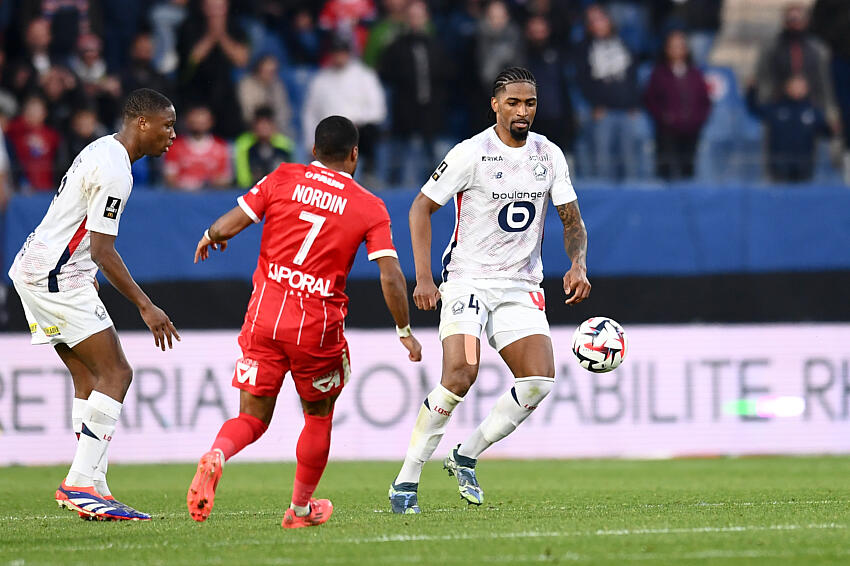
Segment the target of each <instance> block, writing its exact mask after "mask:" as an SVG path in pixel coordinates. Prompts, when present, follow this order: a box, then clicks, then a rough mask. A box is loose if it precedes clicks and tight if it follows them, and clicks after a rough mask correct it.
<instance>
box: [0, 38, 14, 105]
mask: <svg viewBox="0 0 850 566" xmlns="http://www.w3.org/2000/svg"><path fill="white" fill-rule="evenodd" d="M8 78H9V64H8V61H7V59H6V50H5V49H3V45H2V43H1V42H0V104H5V105H7V106H8V105H9V104H12V105H14V107H15V108H17V106H18V100H17V98H15V95H14V93H12V91H11V90H9V88H8V87H7V85H8Z"/></svg>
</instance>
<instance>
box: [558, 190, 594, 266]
mask: <svg viewBox="0 0 850 566" xmlns="http://www.w3.org/2000/svg"><path fill="white" fill-rule="evenodd" d="M557 209H558V216H560V217H561V223H562V224H563V225H564V249H565V250H566V251H567V255H568V256H569V257H570V259H571V260H572V261H573V263H574V264H575V263H580V264H581V265H585V264H586V262H587V229H586V228H585V227H584V221H583V220H582V219H581V212H580V211H579V209H578V201H575V200H574V201H573V202H568V203H567V204H562V205H559V206H558V207H557Z"/></svg>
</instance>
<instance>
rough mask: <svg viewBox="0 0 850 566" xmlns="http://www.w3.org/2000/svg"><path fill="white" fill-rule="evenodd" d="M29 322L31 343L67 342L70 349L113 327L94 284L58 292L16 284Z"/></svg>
mask: <svg viewBox="0 0 850 566" xmlns="http://www.w3.org/2000/svg"><path fill="white" fill-rule="evenodd" d="M15 290H16V291H17V292H18V296H20V297H21V304H22V305H23V306H24V314H25V315H26V317H27V322H28V323H29V325H30V333H31V334H32V343H33V344H50V345H51V346H55V345H56V344H67V345H68V347H69V348H73V347H74V346H76V345H77V344H79V343H80V342H82V341H83V340H85V339H86V338H88V337H89V336H92V335H93V334H97V333H98V332H100V331H101V330H106V329H107V328H109V327H110V326H112V319H111V318H109V313H108V312H106V307H104V306H103V303H102V302H101V301H100V297H98V295H97V289H95V288H94V285H85V286H83V287H80V288H79V289H73V290H71V291H60V292H58V293H50V292H42V291H33V290H31V289H28V288H27V287H25V286H23V285H18V284H17V283H16V284H15Z"/></svg>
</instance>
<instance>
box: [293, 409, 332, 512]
mask: <svg viewBox="0 0 850 566" xmlns="http://www.w3.org/2000/svg"><path fill="white" fill-rule="evenodd" d="M332 421H333V411H331V413H330V414H329V415H327V416H324V417H319V416H316V415H308V414H306V413H305V414H304V429H303V430H302V431H301V436H299V437H298V444H297V446H296V447H295V458H296V460H297V461H298V464H297V465H296V466H295V482H294V483H293V485H292V503H293V505H297V506H299V507H306V506H307V505H308V504H309V502H310V498H311V497H312V496H313V492H314V491H316V486H317V485H319V479H321V477H322V473H323V472H324V471H325V466H326V465H327V463H328V453H329V452H330V449H331V423H332Z"/></svg>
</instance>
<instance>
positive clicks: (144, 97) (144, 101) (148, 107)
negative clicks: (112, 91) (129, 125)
mask: <svg viewBox="0 0 850 566" xmlns="http://www.w3.org/2000/svg"><path fill="white" fill-rule="evenodd" d="M172 106H174V105H173V104H172V103H171V101H170V100H168V97H167V96H165V95H164V94H161V93H159V92H157V91H155V90H153V89H151V88H139V89H136V90H134V91H133V92H131V93H130V94H129V95H128V96H127V100H125V101H124V109H123V112H124V119H125V120H127V119H130V120H132V119H133V118H138V117H139V116H147V115H149V114H151V113H153V112H159V111H161V110H167V109H168V108H170V107H172Z"/></svg>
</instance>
